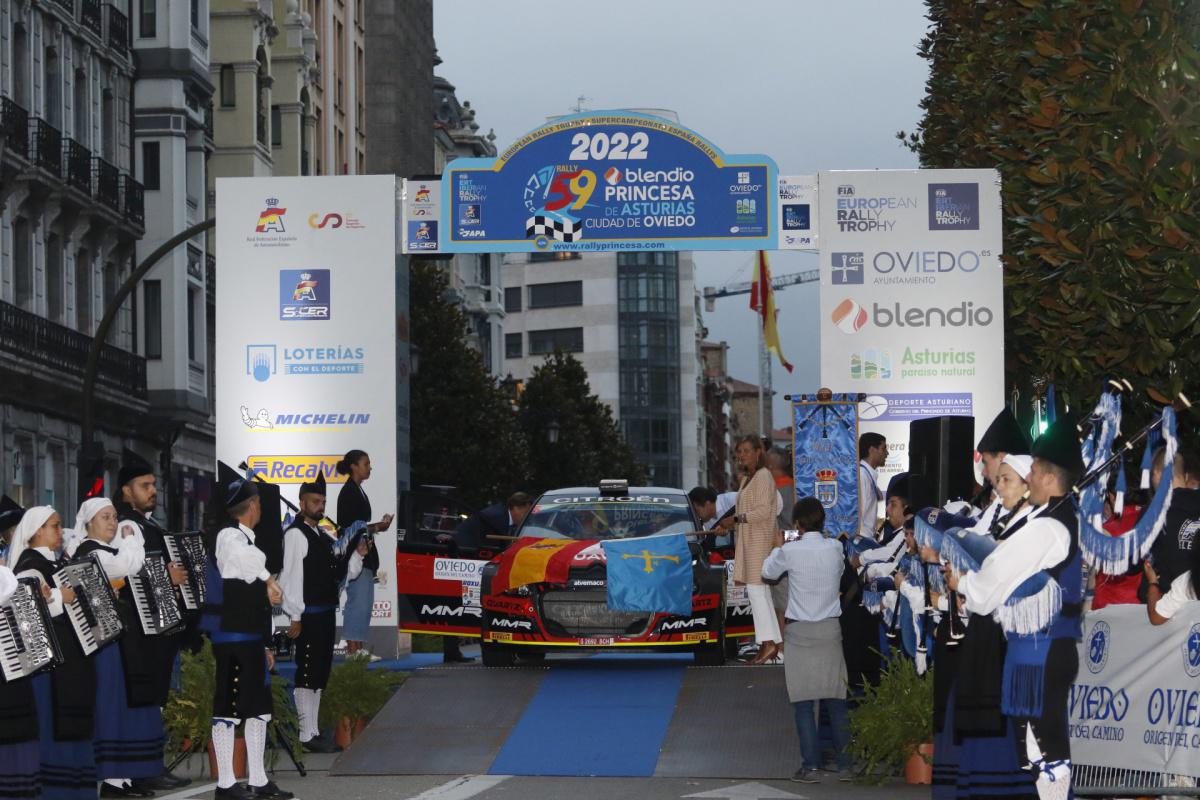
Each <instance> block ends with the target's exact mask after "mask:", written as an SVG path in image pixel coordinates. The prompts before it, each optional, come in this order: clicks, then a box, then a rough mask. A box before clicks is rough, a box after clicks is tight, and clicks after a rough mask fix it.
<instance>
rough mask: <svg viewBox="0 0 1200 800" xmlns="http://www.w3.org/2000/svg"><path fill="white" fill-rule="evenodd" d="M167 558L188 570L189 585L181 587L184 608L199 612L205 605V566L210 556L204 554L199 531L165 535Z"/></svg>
mask: <svg viewBox="0 0 1200 800" xmlns="http://www.w3.org/2000/svg"><path fill="white" fill-rule="evenodd" d="M163 541H164V542H165V543H166V545H167V556H168V557H169V558H170V559H171V561H174V562H175V563H176V564H178V565H179V566H181V567H183V568H184V569H185V570H187V574H188V579H187V583H185V584H182V585H181V586H180V587H179V592H180V594H181V595H182V596H183V607H184V608H186V609H187V610H188V611H199V610H200V608H201V607H202V606H203V605H204V596H205V588H204V580H205V571H206V570H205V566H204V565H205V564H206V563H207V561H208V556H207V554H206V553H205V552H204V541H203V540H202V539H201V538H200V533H199V531H193V532H191V533H165V534H163Z"/></svg>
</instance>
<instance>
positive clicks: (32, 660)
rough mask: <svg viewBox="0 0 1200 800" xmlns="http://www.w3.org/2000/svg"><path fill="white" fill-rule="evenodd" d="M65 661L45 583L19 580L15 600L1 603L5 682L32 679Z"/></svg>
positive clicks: (1, 661) (0, 665) (0, 654)
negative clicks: (52, 618) (56, 634)
mask: <svg viewBox="0 0 1200 800" xmlns="http://www.w3.org/2000/svg"><path fill="white" fill-rule="evenodd" d="M62 661H63V657H62V650H61V649H60V648H59V646H58V638H57V637H55V635H54V627H53V625H52V624H51V622H50V610H49V609H48V608H46V601H45V600H44V599H42V585H41V582H40V581H39V580H38V579H37V578H21V579H19V580H18V581H17V590H16V591H15V592H13V594H12V597H10V598H8V600H6V601H5V602H3V603H0V670H2V671H3V672H4V679H5V680H6V681H15V680H17V679H18V678H28V677H30V676H31V675H36V674H37V673H39V672H41V671H42V670H45V669H53V668H54V667H57V666H58V665H59V664H61V663H62Z"/></svg>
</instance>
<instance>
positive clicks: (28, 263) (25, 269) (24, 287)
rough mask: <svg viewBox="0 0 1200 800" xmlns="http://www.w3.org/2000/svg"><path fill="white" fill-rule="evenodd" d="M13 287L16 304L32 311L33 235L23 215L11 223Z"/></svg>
mask: <svg viewBox="0 0 1200 800" xmlns="http://www.w3.org/2000/svg"><path fill="white" fill-rule="evenodd" d="M13 289H14V291H15V294H16V300H17V305H18V306H20V307H21V308H23V309H25V310H26V311H33V310H34V308H33V236H32V235H31V234H30V230H29V220H27V219H25V218H24V217H17V219H16V221H15V222H14V223H13Z"/></svg>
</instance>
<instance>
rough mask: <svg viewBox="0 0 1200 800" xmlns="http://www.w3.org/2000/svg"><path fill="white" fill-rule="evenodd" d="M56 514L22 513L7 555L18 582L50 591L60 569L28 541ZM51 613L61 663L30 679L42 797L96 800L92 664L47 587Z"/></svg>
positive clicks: (56, 593) (56, 594)
mask: <svg viewBox="0 0 1200 800" xmlns="http://www.w3.org/2000/svg"><path fill="white" fill-rule="evenodd" d="M54 513H55V511H54V509H53V508H51V507H50V506H35V507H34V508H31V509H29V510H28V511H26V512H25V516H24V517H22V518H21V523H20V525H18V526H17V530H16V532H15V533H14V534H13V541H12V547H11V550H10V551H9V555H10V557H11V558H12V560H13V572H15V573H16V574H17V577H18V578H23V577H36V578H38V579H39V581H41V582H42V583H43V584H45V585H48V586H51V587H53V586H54V574H55V573H56V572H58V571H59V570H60V569H61V568H62V567H63V566H64V565H65V563H66V562H65V561H60V560H59V559H58V557H57V556H56V554H55V553H54V551H53V550H51V549H50V548H48V547H30V546H29V543H30V540H31V539H33V537H34V535H35V534H36V533H37V532H38V530H39V529H40V528H41V527H42V526H43V525H44V524H45V523H46V521H47V520H48V519H50V518H51V516H53V515H54ZM49 605H50V614H51V616H52V617H53V619H54V633H55V636H56V637H57V638H58V643H59V647H60V648H61V649H62V655H63V663H62V664H60V665H58V667H56V668H55V669H54V670H53V671H52V672H43V673H41V674H40V675H35V676H34V677H33V694H34V698H35V702H36V704H37V725H38V736H39V739H40V744H41V751H40V763H41V778H42V797H44V798H48V799H49V800H84V799H85V798H86V800H94V798H95V797H96V759H95V756H94V754H93V752H92V731H93V727H94V725H95V701H96V669H95V663H94V662H93V661H92V659H90V658H88V657H87V656H85V655H84V653H83V648H81V647H80V646H79V639H78V638H76V636H75V631H74V629H73V628H72V627H71V622H70V619H69V618H68V617H67V614H66V609H65V608H64V606H63V601H62V592H61V591H60V590H58V589H57V588H52V589H51V600H50V604H49Z"/></svg>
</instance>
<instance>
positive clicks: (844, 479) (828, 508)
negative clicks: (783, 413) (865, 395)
mask: <svg viewBox="0 0 1200 800" xmlns="http://www.w3.org/2000/svg"><path fill="white" fill-rule="evenodd" d="M853 397H854V396H851V395H844V394H842V395H838V394H835V395H833V398H832V400H831V401H830V402H827V403H822V402H818V401H816V400H807V399H802V400H797V401H794V402H793V403H792V454H793V455H792V457H793V459H794V464H793V468H794V473H795V476H796V499H797V500H799V499H800V498H802V497H816V498H817V499H818V500H820V501H821V505H823V506H824V507H825V532H826V533H828V534H829V535H830V536H840V535H841V534H845V535H846V536H848V537H851V538H853V537H854V536H856V535H857V533H858V401H857V399H852V398H853Z"/></svg>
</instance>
